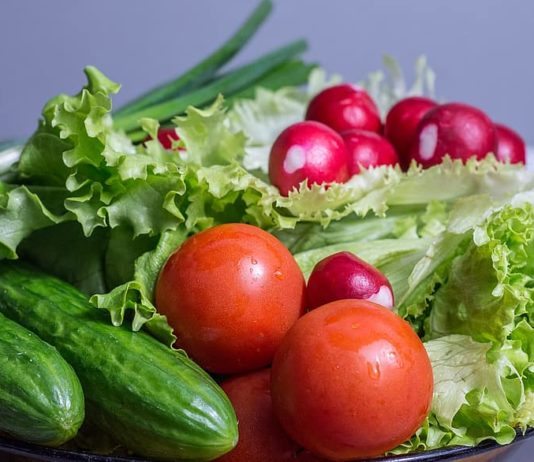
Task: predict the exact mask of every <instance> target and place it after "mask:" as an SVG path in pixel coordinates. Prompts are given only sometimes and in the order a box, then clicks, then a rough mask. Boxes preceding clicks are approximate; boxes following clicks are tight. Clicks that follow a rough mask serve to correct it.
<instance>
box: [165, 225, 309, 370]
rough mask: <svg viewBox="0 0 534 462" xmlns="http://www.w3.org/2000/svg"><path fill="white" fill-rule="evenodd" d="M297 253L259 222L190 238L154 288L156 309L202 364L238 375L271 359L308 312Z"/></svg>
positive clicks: (172, 259) (214, 228)
mask: <svg viewBox="0 0 534 462" xmlns="http://www.w3.org/2000/svg"><path fill="white" fill-rule="evenodd" d="M304 290H305V283H304V277H303V275H302V272H301V270H300V268H299V267H298V265H297V263H296V262H295V259H294V258H293V256H292V255H291V253H290V252H289V251H288V250H287V249H286V248H285V247H284V246H283V245H282V243H281V242H280V241H279V240H278V239H276V238H275V237H274V236H272V235H271V234H269V233H267V232H266V231H263V230H261V229H260V228H257V227H255V226H250V225H245V224H226V225H220V226H215V227H213V228H210V229H208V230H206V231H203V232H201V233H198V234H196V235H194V236H192V237H190V238H189V239H188V240H187V241H186V242H184V243H183V245H182V246H181V247H180V248H179V249H178V250H177V251H176V252H174V254H172V255H171V257H170V258H169V260H168V261H167V263H166V264H165V266H164V267H163V270H162V271H161V274H160V276H159V280H158V283H157V286H156V305H157V307H158V311H159V312H160V313H162V314H164V315H166V316H167V319H168V321H169V323H170V325H171V326H172V327H173V328H174V331H175V333H176V336H177V337H178V340H177V346H178V347H180V348H183V349H184V350H185V351H186V352H187V353H188V354H189V355H190V356H191V357H192V358H193V359H194V360H196V361H197V362H198V363H199V364H200V365H201V366H202V367H203V368H205V369H207V370H209V371H211V372H215V373H220V374H232V373H239V372H246V371H250V370H255V369H259V368H261V367H265V366H267V365H269V364H270V363H271V361H272V359H273V356H274V353H275V351H276V349H277V348H278V346H279V344H280V342H281V341H282V338H283V337H284V335H285V334H286V332H287V331H288V330H289V328H290V327H291V326H292V325H293V324H294V322H295V321H296V320H297V319H298V318H299V317H300V316H301V314H302V313H303V310H304Z"/></svg>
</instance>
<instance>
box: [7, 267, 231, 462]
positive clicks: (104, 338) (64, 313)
mask: <svg viewBox="0 0 534 462" xmlns="http://www.w3.org/2000/svg"><path fill="white" fill-rule="evenodd" d="M0 312H1V313H2V314H4V315H5V316H6V317H8V318H10V319H12V320H13V321H16V322H18V323H20V324H21V325H23V326H24V327H26V328H27V329H29V330H31V331H32V332H34V333H35V334H37V335H39V336H40V337H41V338H43V339H44V340H46V341H47V342H49V343H50V344H51V345H53V346H55V347H56V348H57V350H58V351H59V353H61V355H62V356H63V357H64V358H65V359H66V360H67V361H68V362H69V363H70V364H71V365H72V367H73V368H74V370H75V371H76V374H77V375H78V377H79V378H80V382H81V384H82V387H83V391H84V394H85V403H86V409H87V415H88V418H89V419H90V421H91V422H93V424H94V425H95V426H96V428H98V429H99V430H100V431H102V432H104V433H105V434H107V435H110V436H111V437H112V438H113V439H115V440H117V441H118V442H119V443H121V444H123V445H124V446H125V447H127V448H129V449H131V450H133V451H135V452H136V453H137V454H139V455H142V456H146V457H154V458H158V459H169V460H175V459H185V460H190V459H193V460H211V459H214V458H216V457H217V456H220V455H222V454H224V453H225V452H227V451H229V450H230V449H232V448H233V447H234V446H235V444H236V443H237V422H236V417H235V414H234V411H233V409H232V407H231V405H230V403H229V401H228V399H227V398H226V396H225V395H224V393H223V392H222V391H221V389H220V388H219V387H218V386H217V384H216V383H215V382H214V381H213V380H212V379H211V378H210V376H209V375H208V374H206V373H205V372H204V371H203V370H202V369H200V367H198V366H197V365H196V364H194V363H193V362H192V361H191V360H189V359H188V358H187V357H186V355H185V354H184V353H183V352H180V351H172V350H170V349H169V348H167V347H165V346H164V345H162V344H161V343H159V342H158V341H156V340H155V339H154V338H152V337H150V336H149V335H147V334H145V333H142V332H140V333H137V334H135V333H132V332H130V331H129V330H128V329H126V328H115V327H113V326H111V325H109V324H107V323H106V322H105V319H104V317H103V313H101V312H98V311H97V310H95V309H94V308H93V307H92V306H91V305H90V304H89V303H88V302H87V300H86V298H85V296H84V295H83V294H81V293H80V292H78V291H77V290H76V289H74V288H73V287H72V286H70V285H69V284H67V283H65V282H62V281H60V280H59V279H56V278H54V277H51V276H48V275H45V274H43V273H40V272H38V271H34V270H32V269H30V268H28V267H26V266H24V265H21V264H15V263H7V262H2V263H1V265H0ZM49 380H50V379H49ZM34 399H37V397H36V396H34ZM78 399H79V398H78ZM132 435H135V438H134V437H132Z"/></svg>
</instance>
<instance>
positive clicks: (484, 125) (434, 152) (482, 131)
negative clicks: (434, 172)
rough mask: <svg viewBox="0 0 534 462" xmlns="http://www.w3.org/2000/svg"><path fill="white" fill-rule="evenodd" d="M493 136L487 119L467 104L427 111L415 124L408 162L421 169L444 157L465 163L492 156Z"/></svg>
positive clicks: (437, 107)
mask: <svg viewBox="0 0 534 462" xmlns="http://www.w3.org/2000/svg"><path fill="white" fill-rule="evenodd" d="M496 148H497V136H496V131H495V127H494V125H493V123H492V121H491V120H490V118H489V117H488V116H487V115H486V114H484V113H483V112H482V111H481V110H480V109H477V108H475V107H473V106H468V105H467V104H461V103H448V104H442V105H440V106H436V107H435V108H433V109H431V110H430V111H428V112H427V113H426V114H425V116H424V117H423V118H422V119H421V121H420V122H419V125H418V126H417V132H416V135H415V138H414V140H413V144H412V146H411V149H410V158H411V159H414V160H416V161H417V162H418V163H420V164H421V165H422V166H423V167H425V168H426V167H430V166H432V165H436V164H439V163H440V162H441V161H442V159H443V157H444V156H445V155H446V154H448V155H449V156H450V157H451V158H453V159H461V160H462V161H464V162H466V161H467V160H468V159H469V158H470V157H475V158H477V159H483V158H484V157H486V155H487V154H488V153H490V152H493V153H494V152H496Z"/></svg>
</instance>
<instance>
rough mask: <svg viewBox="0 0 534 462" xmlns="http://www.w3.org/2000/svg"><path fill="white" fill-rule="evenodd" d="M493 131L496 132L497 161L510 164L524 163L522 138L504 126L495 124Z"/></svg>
mask: <svg viewBox="0 0 534 462" xmlns="http://www.w3.org/2000/svg"><path fill="white" fill-rule="evenodd" d="M495 129H496V130H497V153H496V157H497V159H498V160H500V161H501V162H506V163H510V164H524V163H526V147H525V142H524V141H523V138H521V136H519V134H518V133H517V132H515V131H514V130H512V129H511V128H510V127H507V126H506V125H501V124H495Z"/></svg>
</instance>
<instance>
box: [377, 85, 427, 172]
mask: <svg viewBox="0 0 534 462" xmlns="http://www.w3.org/2000/svg"><path fill="white" fill-rule="evenodd" d="M436 106H437V103H436V102H435V101H434V100H432V99H430V98H425V97H422V96H410V97H408V98H404V99H401V100H400V101H399V102H398V103H396V104H395V105H394V106H393V107H392V108H391V109H390V110H389V112H388V114H387V116H386V122H385V125H384V136H385V137H386V138H387V139H388V140H389V141H390V142H391V144H392V145H393V146H394V147H395V150H396V151H397V154H398V156H399V159H400V162H401V165H402V167H403V168H404V169H407V168H408V167H409V164H410V148H411V145H412V143H413V141H414V139H415V136H416V133H417V126H418V125H419V122H420V121H421V119H422V118H423V117H424V115H425V114H426V113H427V112H428V111H429V110H430V109H432V108H434V107H436Z"/></svg>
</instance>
